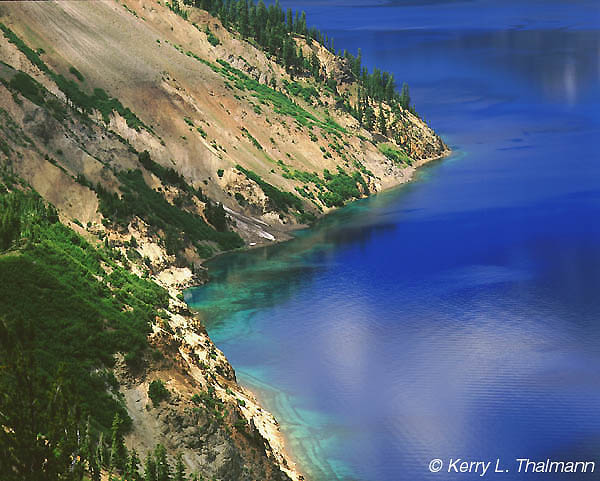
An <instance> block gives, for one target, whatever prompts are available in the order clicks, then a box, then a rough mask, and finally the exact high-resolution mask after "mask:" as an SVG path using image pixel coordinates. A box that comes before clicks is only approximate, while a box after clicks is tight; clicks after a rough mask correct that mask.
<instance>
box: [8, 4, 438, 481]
mask: <svg viewBox="0 0 600 481" xmlns="http://www.w3.org/2000/svg"><path fill="white" fill-rule="evenodd" d="M196 3H199V4H200V5H199V6H203V5H202V4H201V3H202V2H196ZM209 3H210V2H209ZM259 6H260V5H259ZM263 7H264V5H263ZM256 8H258V7H256ZM261 8H262V7H261ZM265 11H266V10H265ZM280 13H281V12H279V13H277V12H276V11H275V14H276V15H279V14H280ZM268 15H269V16H272V15H273V10H272V9H270V10H269V11H268ZM297 21H298V20H296V22H297ZM0 22H1V25H0V27H1V29H2V36H0V60H2V63H1V64H0V81H1V84H0V167H1V172H2V179H0V195H2V196H5V197H6V199H7V200H6V203H5V204H2V205H6V206H12V207H11V209H14V210H15V212H16V214H15V215H16V216H17V217H15V218H18V215H21V216H25V217H22V220H20V221H18V222H17V221H14V219H13V220H11V219H9V221H10V222H13V221H14V222H16V224H14V225H13V224H10V222H9V221H6V222H9V223H7V224H6V225H4V224H2V225H0V231H2V229H5V230H6V229H8V230H6V232H4V233H3V235H4V234H6V235H5V237H6V239H7V241H6V243H5V244H6V245H3V246H0V250H8V251H9V252H11V251H14V252H16V253H17V254H18V255H20V254H19V253H20V252H21V251H22V250H23V249H32V248H33V252H37V251H35V249H38V248H39V246H40V245H46V244H47V245H50V246H51V252H56V253H58V252H60V253H61V254H60V256H62V257H57V258H60V259H62V260H61V262H64V263H65V265H66V266H72V267H73V269H74V271H73V272H78V274H77V275H76V276H75V274H74V277H73V279H78V277H77V276H82V279H83V278H85V279H88V280H89V279H91V278H94V279H96V280H97V282H98V283H99V284H98V285H95V287H94V289H97V291H98V293H99V294H98V296H99V299H103V297H102V296H105V297H108V298H111V296H112V297H114V298H117V299H120V301H121V302H122V305H120V307H119V308H118V309H121V310H122V311H124V312H130V311H132V312H133V311H134V310H135V309H134V307H133V306H134V305H135V306H137V304H136V303H137V302H138V301H135V299H138V297H136V288H135V287H131V286H135V285H137V284H135V282H134V281H124V280H123V279H124V278H125V277H127V276H128V275H130V273H133V274H134V277H135V278H138V279H140V278H141V279H144V281H143V282H148V283H149V285H152V286H155V287H152V288H150V287H148V289H154V288H156V289H159V291H157V292H161V295H160V296H159V297H160V299H151V298H146V297H145V294H144V295H142V297H143V299H144V300H143V302H142V304H143V305H144V306H146V307H144V309H145V310H144V311H143V312H145V314H144V321H143V322H141V324H140V326H139V334H140V335H142V337H143V338H145V339H146V342H147V343H148V345H146V344H144V343H143V342H142V343H141V344H140V346H137V347H136V349H137V350H136V351H135V353H134V354H131V353H129V357H128V356H127V349H124V348H115V352H118V353H120V354H117V355H116V359H117V362H116V364H115V365H113V366H106V362H105V360H98V365H101V366H104V367H108V368H109V371H110V372H111V373H113V374H114V375H115V376H116V384H113V385H111V386H112V387H111V386H108V385H107V387H106V388H107V389H108V390H109V391H110V390H113V391H114V393H113V394H114V396H115V397H116V398H118V399H119V402H120V403H121V404H120V405H121V407H122V408H123V409H124V410H125V411H124V413H126V416H128V417H129V418H130V420H132V423H131V429H130V430H129V434H128V437H127V442H128V444H129V445H130V446H136V447H137V448H138V449H140V450H141V451H142V454H143V453H145V452H149V451H151V450H152V449H153V447H154V445H155V444H156V443H157V442H160V443H162V444H164V445H165V446H166V447H167V450H168V452H169V453H170V454H171V455H174V454H175V453H177V452H181V453H183V460H184V462H185V465H186V466H187V467H188V468H189V469H190V470H191V471H194V472H197V473H199V474H201V475H204V476H207V477H210V478H211V479H212V478H214V479H222V480H229V479H236V480H237V479H247V480H251V479H261V480H262V479H286V478H287V477H291V478H293V479H298V477H299V476H300V475H299V474H298V472H297V471H296V469H295V467H294V466H293V463H292V462H291V461H290V460H289V457H288V456H287V455H286V454H285V451H284V448H283V442H282V439H281V436H280V434H279V433H278V427H277V423H276V421H275V420H274V419H273V417H272V416H271V415H270V414H269V413H267V412H265V411H263V410H262V409H261V408H260V406H259V405H258V403H257V402H256V400H255V399H254V397H253V395H252V394H251V393H248V392H246V391H245V390H244V389H243V388H241V387H240V386H238V385H237V383H236V382H235V374H234V372H233V369H232V368H231V366H230V365H229V364H228V362H227V360H226V359H225V357H224V356H223V355H222V353H220V351H219V350H218V349H217V348H216V347H215V346H214V345H213V344H212V342H211V340H210V339H209V338H208V336H207V335H206V332H205V330H204V328H203V327H202V325H201V323H200V322H199V321H198V320H197V319H196V318H195V317H194V315H193V314H192V313H190V312H189V311H188V310H187V308H186V306H185V304H184V303H183V302H182V300H181V290H182V289H183V288H185V287H188V286H190V285H193V284H195V283H199V282H202V279H203V276H204V273H203V268H202V267H201V262H202V260H204V259H206V258H208V257H210V256H212V255H214V254H216V253H218V252H222V251H226V250H230V249H235V248H239V247H242V246H244V245H256V244H261V243H268V242H272V241H275V240H280V239H285V238H287V237H288V232H289V231H290V230H291V229H293V228H295V227H297V226H299V225H304V224H307V223H310V222H312V221H313V220H314V219H316V218H318V217H319V216H320V215H322V214H324V213H326V212H327V211H329V210H331V209H333V208H336V207H339V206H342V205H343V204H344V203H346V202H348V201H351V200H353V199H356V198H360V197H363V196H366V195H369V194H371V193H374V192H378V191H380V190H382V189H385V188H388V187H391V186H394V185H397V184H399V183H402V182H406V181H408V180H409V179H410V178H411V176H412V174H413V172H414V169H415V168H417V167H418V166H419V165H422V164H423V163H425V162H427V161H429V160H432V159H436V158H440V157H442V156H444V155H446V154H447V153H448V149H447V147H446V145H445V144H444V143H443V141H442V140H441V139H440V138H439V137H438V136H437V135H436V134H435V133H434V132H433V131H432V130H431V129H430V128H429V127H428V126H427V125H426V124H425V123H424V122H423V121H422V120H420V119H419V117H418V116H417V115H415V113H414V110H413V109H412V108H409V107H408V105H404V106H401V103H399V102H396V101H390V100H386V99H395V98H396V93H394V91H393V82H390V81H389V79H388V81H387V84H386V85H385V88H386V94H385V95H386V98H385V99H382V98H377V95H375V94H369V88H371V90H373V87H372V86H371V87H369V88H367V87H368V83H367V82H366V81H364V80H363V81H361V76H362V78H363V79H364V78H365V75H366V74H365V73H364V72H363V73H361V72H360V68H358V69H357V64H356V62H355V60H356V59H350V58H348V57H340V56H336V55H335V54H334V53H332V52H331V51H330V50H328V49H327V48H326V47H325V46H324V45H323V43H320V42H319V41H315V40H314V39H312V38H311V36H310V35H308V33H307V32H305V31H300V33H299V32H297V31H290V32H288V33H286V34H285V35H286V36H285V39H286V40H285V41H284V47H285V48H284V49H283V50H286V49H287V53H285V52H283V51H282V52H280V51H278V50H277V48H276V47H273V48H272V49H271V50H273V51H271V52H270V53H268V50H265V49H264V48H260V47H259V44H258V42H257V40H256V39H254V38H251V36H249V35H248V34H247V33H246V34H243V33H240V32H241V30H243V29H242V28H241V27H242V26H241V24H240V25H238V26H237V27H236V25H232V24H229V25H227V26H224V25H223V23H222V22H221V20H219V19H218V18H216V17H215V16H212V15H211V14H209V13H208V12H207V11H206V10H203V9H201V8H194V7H192V6H189V5H188V6H182V5H179V4H178V3H175V4H168V3H164V2H162V1H149V0H127V1H126V2H125V3H122V2H115V1H96V2H14V3H13V2H10V3H8V2H7V3H2V4H0ZM291 23H293V22H292V21H291V20H288V25H290V24H291ZM290 30H293V29H290ZM304 30H306V27H305V25H304ZM290 45H291V47H290ZM290 48H291V49H292V50H290ZM292 51H293V53H291V54H290V52H292ZM289 55H291V57H290V58H292V59H293V60H294V66H293V67H290V65H288V63H289V62H288V56H289ZM358 67H360V65H359V64H358ZM390 85H391V87H390ZM389 89H392V91H389ZM35 192H37V193H39V195H40V196H41V198H43V199H44V201H45V202H46V204H51V205H52V206H54V207H55V208H56V211H52V212H55V214H56V219H54V220H52V222H50V223H49V225H50V226H53V225H54V222H56V221H58V220H60V222H61V223H62V224H64V226H66V228H67V230H68V232H71V234H68V235H66V234H65V235H63V234H61V236H62V237H60V239H59V241H57V239H56V238H55V237H52V236H54V234H52V236H51V241H49V240H48V238H47V236H48V235H50V234H49V233H51V232H54V229H55V227H48V229H45V228H42V229H41V231H36V230H35V229H33V228H32V229H30V230H24V229H23V225H25V224H26V222H25V221H24V220H23V219H25V218H26V216H27V215H29V214H28V212H29V210H28V209H29V208H28V207H27V206H28V205H29V202H30V201H23V200H19V199H21V197H20V196H21V195H25V193H27V195H30V193H33V194H31V195H35ZM3 198H4V197H3ZM14 199H17V200H14ZM0 200H2V199H0ZM3 202H4V201H3ZM36 202H39V200H36ZM15 205H16V206H17V207H15ZM36 205H37V204H36ZM7 208H8V207H7ZM36 209H37V210H36V212H38V213H39V212H41V210H40V209H42V208H41V207H39V206H38V207H36ZM49 209H53V207H49ZM53 216H54V214H53ZM42 217H43V219H44V222H46V221H47V219H46V217H48V216H47V215H45V214H44V216H42ZM3 222H4V221H3ZM7 226H8V227H7ZM15 226H16V227H15ZM73 231H74V232H73ZM32 232H35V235H33V234H32ZM40 232H41V234H40ZM61 232H62V231H61ZM0 233H2V232H0ZM71 235H72V237H69V236H71ZM45 236H46V237H45ZM65 236H66V237H65ZM79 236H81V237H79ZM70 242H73V243H75V251H73V252H70V248H67V247H65V246H67V245H69V243H70ZM61 243H62V244H61ZM32 245H33V246H34V247H31V246H32ZM52 249H54V250H52ZM78 249H79V250H78ZM95 249H97V250H95ZM80 250H82V252H83V253H84V254H85V255H84V258H85V259H89V257H90V256H91V257H94V258H95V257H98V261H94V262H93V263H91V264H87V263H86V262H83V261H82V260H81V258H80V254H81V253H80ZM40 252H41V251H40ZM53 255H54V254H53ZM56 255H57V256H58V254H56ZM81 255H83V254H81ZM4 261H6V259H4ZM7 262H8V261H7ZM10 262H12V261H10ZM15 262H16V261H15ZM32 262H33V261H32ZM33 264H35V262H33ZM27 265H28V266H29V267H31V268H32V269H33V267H32V265H29V264H27ZM29 267H28V268H29ZM50 267H51V266H50ZM50 267H49V268H50ZM115 273H121V274H119V276H116V275H115ZM125 273H127V274H125ZM53 275H58V274H56V273H55V274H53ZM123 276H125V277H123ZM57 279H58V277H57ZM127 279H129V278H127ZM57 282H58V281H57ZM130 284H131V286H130ZM76 285H77V282H75V281H74V286H76ZM74 288H75V287H74ZM144 289H146V288H145V287H144ZM160 289H163V290H164V291H163V290H160ZM125 291H126V292H128V293H129V295H131V296H133V297H132V298H131V299H129V298H128V297H127V296H126V295H125V294H123V292H125ZM144 292H145V291H144ZM3 299H4V300H5V301H6V302H8V297H6V296H5V297H4V298H3ZM132 299H133V300H132ZM134 301H135V302H134ZM111 302H112V301H111ZM146 317H147V319H146ZM109 324H110V323H109ZM155 352H158V353H159V354H156V355H154V354H153V353H155ZM132 360H133V361H135V362H133V361H132ZM152 381H161V382H163V381H164V385H165V386H166V389H167V391H168V392H169V393H170V394H169V396H168V398H165V399H163V400H161V401H159V402H156V403H154V402H151V400H150V399H149V397H148V396H149V395H148V392H149V391H148V388H149V386H150V384H151V383H152ZM102 428H107V426H106V425H105V424H104V425H102V423H100V426H99V429H102Z"/></svg>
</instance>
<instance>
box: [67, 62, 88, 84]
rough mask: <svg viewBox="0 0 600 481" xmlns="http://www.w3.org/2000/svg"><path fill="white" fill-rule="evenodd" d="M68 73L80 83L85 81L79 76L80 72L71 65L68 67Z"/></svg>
mask: <svg viewBox="0 0 600 481" xmlns="http://www.w3.org/2000/svg"><path fill="white" fill-rule="evenodd" d="M69 72H70V73H71V74H72V75H73V76H74V77H75V78H76V79H77V80H79V81H80V82H83V81H85V78H84V77H83V75H81V72H80V71H79V70H77V69H76V68H75V67H73V66H72V65H71V66H70V67H69Z"/></svg>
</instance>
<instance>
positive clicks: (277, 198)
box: [236, 164, 303, 212]
mask: <svg viewBox="0 0 600 481" xmlns="http://www.w3.org/2000/svg"><path fill="white" fill-rule="evenodd" d="M236 169H237V170H239V171H240V172H242V173H243V174H244V175H245V176H246V177H248V178H249V179H250V180H253V181H254V182H256V183H257V184H258V185H259V187H260V188H261V189H262V191H263V192H264V193H265V195H266V196H267V197H268V198H269V201H270V202H271V204H272V205H273V207H274V208H275V209H277V210H281V211H283V212H288V209H289V208H292V209H296V210H298V211H302V210H303V209H302V200H300V198H299V197H298V196H296V195H294V194H292V193H291V192H285V191H283V190H279V189H278V188H277V187H275V186H274V185H271V184H269V183H268V182H265V181H264V180H263V179H262V178H261V177H260V176H259V175H258V174H257V173H255V172H252V171H251V170H247V169H244V168H243V167H242V166H241V165H239V164H238V165H236Z"/></svg>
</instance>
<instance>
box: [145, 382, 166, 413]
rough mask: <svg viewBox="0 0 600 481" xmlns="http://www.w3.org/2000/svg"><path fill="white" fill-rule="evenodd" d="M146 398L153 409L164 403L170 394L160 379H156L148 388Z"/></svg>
mask: <svg viewBox="0 0 600 481" xmlns="http://www.w3.org/2000/svg"><path fill="white" fill-rule="evenodd" d="M148 397H149V398H150V400H151V401H152V404H153V406H154V407H156V406H158V405H159V404H160V403H161V402H163V401H166V400H167V399H169V398H170V397H171V393H170V392H169V391H168V389H167V388H166V387H165V383H164V382H162V381H161V380H160V379H156V380H154V381H152V382H151V383H150V385H149V386H148Z"/></svg>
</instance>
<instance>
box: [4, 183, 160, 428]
mask: <svg viewBox="0 0 600 481" xmlns="http://www.w3.org/2000/svg"><path fill="white" fill-rule="evenodd" d="M0 212H1V214H0V238H1V239H2V245H1V246H0V250H3V251H5V250H6V249H12V251H9V252H8V253H5V254H3V255H0V313H1V314H0V326H1V328H2V336H3V337H4V336H10V337H14V338H15V339H20V340H21V342H22V346H21V349H22V350H23V351H25V352H24V353H22V354H24V355H25V356H26V357H27V358H30V359H31V362H32V363H33V364H34V365H35V366H36V368H35V369H36V370H38V371H39V372H38V371H36V373H35V376H36V378H39V379H40V386H36V388H39V389H47V388H49V386H50V385H51V384H52V382H53V380H54V379H56V378H58V377H60V378H61V379H62V381H63V383H64V384H66V385H68V386H69V387H70V389H71V391H72V392H73V393H74V395H75V396H76V397H77V398H78V399H79V400H80V403H79V405H80V406H81V409H82V410H83V411H84V412H87V413H89V414H91V416H92V418H93V419H94V420H95V421H96V422H97V423H98V424H99V425H101V426H103V427H104V428H108V427H110V423H111V421H112V419H113V416H114V414H115V412H119V413H120V415H121V417H122V418H123V419H126V420H129V418H128V416H127V412H126V410H125V409H124V407H123V404H122V402H121V401H119V400H118V397H115V396H114V395H111V394H109V393H108V392H107V388H110V387H115V386H116V381H115V380H114V377H112V375H111V374H109V373H108V371H106V368H110V367H111V366H112V365H113V363H114V358H113V356H114V354H115V353H117V352H122V353H125V354H126V360H127V362H128V363H129V364H130V365H132V366H137V365H138V364H139V362H140V360H141V356H142V353H143V352H144V350H145V349H146V346H147V340H146V337H147V334H148V333H149V332H150V323H151V322H152V321H153V319H154V317H155V316H156V314H157V312H158V310H159V309H161V308H164V307H167V306H168V294H167V292H166V291H165V290H164V289H163V288H161V287H159V286H158V285H156V284H154V283H153V282H150V281H147V280H144V279H141V278H139V277H137V276H135V275H133V274H131V273H130V272H128V271H127V270H125V269H124V268H123V267H121V266H120V265H119V264H117V263H116V262H115V260H114V256H115V253H114V251H108V250H104V249H98V248H95V247H93V246H92V245H90V244H89V243H88V242H87V241H86V240H85V239H83V238H82V237H81V236H79V235H78V234H76V233H75V232H73V231H72V230H71V229H69V228H67V227H65V226H64V225H62V224H60V223H59V222H58V216H57V213H56V210H55V209H54V208H53V207H51V206H46V205H45V203H44V201H43V200H42V199H41V198H40V197H39V196H38V195H37V194H35V193H33V192H20V191H15V192H6V193H4V194H1V195H0ZM107 267H108V269H107ZM108 271H111V272H110V274H109V273H108ZM0 357H1V354H0ZM32 375H33V373H32ZM0 385H1V383H0Z"/></svg>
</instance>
